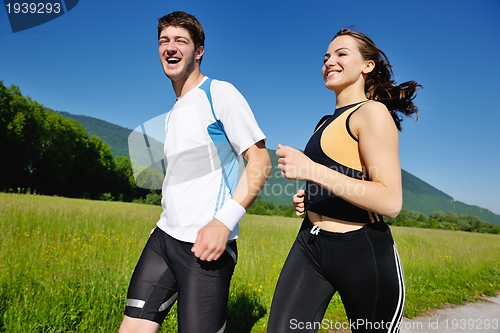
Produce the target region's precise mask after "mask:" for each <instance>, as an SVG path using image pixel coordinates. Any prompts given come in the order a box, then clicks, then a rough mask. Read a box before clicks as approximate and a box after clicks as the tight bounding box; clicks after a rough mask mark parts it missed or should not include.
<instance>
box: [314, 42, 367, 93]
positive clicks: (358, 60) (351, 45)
mask: <svg viewBox="0 0 500 333" xmlns="http://www.w3.org/2000/svg"><path fill="white" fill-rule="evenodd" d="M323 63H324V65H323V68H322V74H323V79H324V81H325V86H326V87H327V88H328V89H330V90H334V91H336V92H339V91H341V90H343V89H345V88H346V87H348V86H350V85H353V84H354V83H356V82H359V81H360V80H362V81H363V82H362V83H363V85H362V87H364V78H363V74H367V73H369V72H370V71H371V70H372V69H373V68H372V67H371V66H370V63H371V64H372V65H373V61H371V60H365V59H364V58H363V56H362V55H361V53H360V51H359V46H358V42H357V41H356V40H355V39H354V38H353V37H351V36H339V37H336V38H335V39H334V40H333V41H332V42H331V43H330V45H329V46H328V49H327V51H326V54H325V56H324V58H323Z"/></svg>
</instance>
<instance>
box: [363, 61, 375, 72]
mask: <svg viewBox="0 0 500 333" xmlns="http://www.w3.org/2000/svg"><path fill="white" fill-rule="evenodd" d="M374 68H375V61H373V60H367V61H366V63H365V68H363V74H368V73H370V72H371V71H373V69H374Z"/></svg>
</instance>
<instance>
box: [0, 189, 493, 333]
mask: <svg viewBox="0 0 500 333" xmlns="http://www.w3.org/2000/svg"><path fill="white" fill-rule="evenodd" d="M159 214H160V207H158V206H152V205H144V204H132V203H122V202H104V201H90V200H80V199H67V198H60V197H43V196H33V195H20V194H5V193H0V228H1V229H0V230H1V232H0V332H65V333H67V332H116V331H117V329H118V327H119V324H120V322H121V319H122V316H123V307H124V302H125V298H126V291H127V287H128V282H129V279H130V276H131V274H132V271H133V269H134V266H135V263H136V261H137V259H138V258H139V255H140V253H141V250H142V248H143V246H144V244H145V242H146V240H147V238H148V235H149V231H150V230H151V228H152V227H154V224H155V222H156V220H157V219H158V216H159ZM300 223H301V220H300V219H297V218H285V217H273V216H257V215H247V216H245V217H244V219H243V220H242V221H241V235H240V238H239V239H238V251H239V258H238V264H237V266H236V270H235V274H234V277H233V280H232V285H231V292H230V300H229V310H228V311H229V318H228V329H227V330H226V332H228V333H250V332H251V333H263V332H265V327H266V322H267V316H268V311H269V307H270V304H271V299H272V295H273V291H274V286H275V284H276V281H277V279H278V275H279V272H280V270H281V267H282V265H283V262H284V260H285V258H286V255H287V252H288V250H289V248H290V246H291V244H292V242H293V239H294V237H295V235H296V233H297V230H298V227H299V225H300ZM392 231H393V235H394V239H395V241H396V244H397V248H398V251H399V254H400V256H401V260H402V263H403V268H404V272H405V279H406V305H405V313H404V314H405V316H406V317H410V318H411V317H414V316H417V315H421V314H423V313H424V312H425V311H427V310H429V309H433V308H439V307H441V306H442V305H443V304H445V303H452V304H462V303H464V302H470V301H474V300H478V299H480V298H481V297H482V296H484V295H489V296H493V295H495V294H496V293H497V292H498V291H500V235H491V234H477V233H465V232H456V231H446V230H432V229H417V228H405V227H392ZM325 319H328V320H331V321H333V322H344V321H345V320H346V318H345V312H344V310H343V307H342V304H341V302H340V299H339V297H338V296H335V297H334V298H333V300H332V302H331V303H330V306H329V308H328V310H327V313H326V314H325ZM175 321H176V311H175V308H174V310H173V311H171V313H170V315H169V317H168V318H167V321H166V322H165V324H164V325H163V327H162V332H176V331H177V329H176V324H175Z"/></svg>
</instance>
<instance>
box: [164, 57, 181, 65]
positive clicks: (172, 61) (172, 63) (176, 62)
mask: <svg viewBox="0 0 500 333" xmlns="http://www.w3.org/2000/svg"><path fill="white" fill-rule="evenodd" d="M180 61H181V59H179V58H167V63H168V64H170V65H174V64H178V63H179V62H180Z"/></svg>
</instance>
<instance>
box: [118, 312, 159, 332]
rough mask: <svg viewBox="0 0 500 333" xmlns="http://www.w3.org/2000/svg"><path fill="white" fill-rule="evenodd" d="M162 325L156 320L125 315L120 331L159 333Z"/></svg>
mask: <svg viewBox="0 0 500 333" xmlns="http://www.w3.org/2000/svg"><path fill="white" fill-rule="evenodd" d="M159 330H160V325H159V324H158V323H155V322H154V321H150V320H146V319H138V318H132V317H128V316H125V317H124V318H123V321H122V324H121V325H120V329H119V330H118V332H119V333H157V332H158V331H159Z"/></svg>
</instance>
